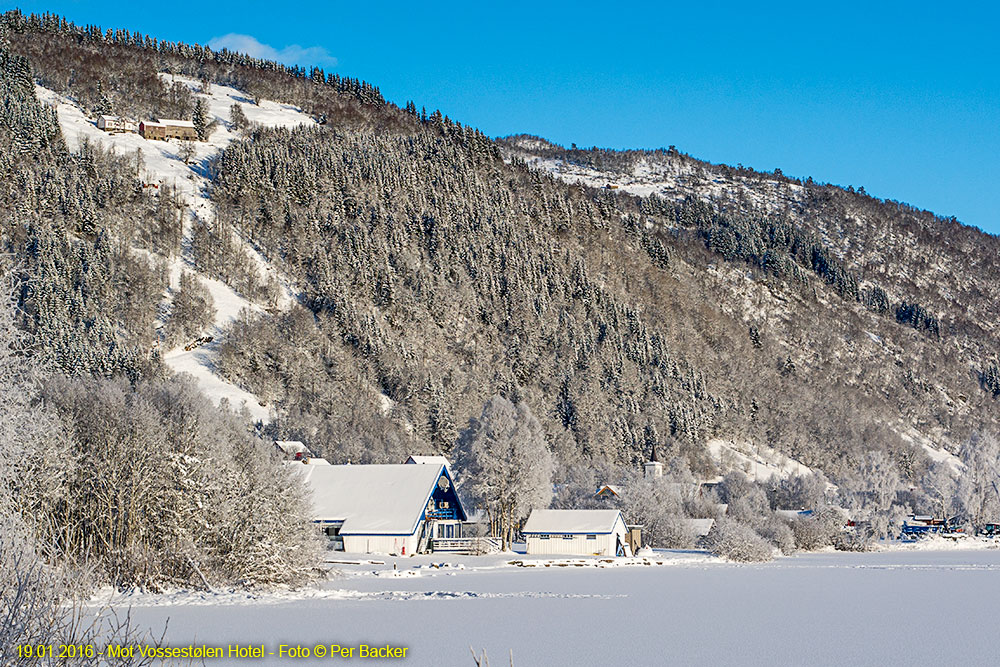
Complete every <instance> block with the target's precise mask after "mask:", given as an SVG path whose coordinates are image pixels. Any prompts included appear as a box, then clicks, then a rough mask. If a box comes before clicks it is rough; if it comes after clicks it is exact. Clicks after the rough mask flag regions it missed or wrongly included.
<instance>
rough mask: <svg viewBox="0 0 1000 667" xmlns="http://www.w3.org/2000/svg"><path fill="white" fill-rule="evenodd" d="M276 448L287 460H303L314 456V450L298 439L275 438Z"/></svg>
mask: <svg viewBox="0 0 1000 667" xmlns="http://www.w3.org/2000/svg"><path fill="white" fill-rule="evenodd" d="M274 448H275V449H276V450H277V452H278V454H279V455H280V456H281V458H283V459H284V460H286V461H301V460H302V459H310V458H312V452H310V451H309V448H308V447H306V446H305V445H304V444H303V443H301V442H299V441H298V440H275V441H274Z"/></svg>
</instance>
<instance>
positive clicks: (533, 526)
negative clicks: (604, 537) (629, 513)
mask: <svg viewBox="0 0 1000 667" xmlns="http://www.w3.org/2000/svg"><path fill="white" fill-rule="evenodd" d="M619 519H620V520H621V522H622V525H623V526H624V525H625V518H624V517H622V513H621V510H532V511H531V516H529V517H528V520H527V522H525V524H524V528H522V529H521V532H522V533H526V534H527V533H564V534H567V533H589V534H591V535H593V534H605V533H612V532H614V530H615V524H616V523H618V521H619Z"/></svg>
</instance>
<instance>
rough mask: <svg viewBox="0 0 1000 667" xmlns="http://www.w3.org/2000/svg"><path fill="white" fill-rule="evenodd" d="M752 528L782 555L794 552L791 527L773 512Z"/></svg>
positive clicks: (793, 537) (793, 536)
mask: <svg viewBox="0 0 1000 667" xmlns="http://www.w3.org/2000/svg"><path fill="white" fill-rule="evenodd" d="M752 527H753V528H754V530H755V531H756V533H757V534H758V535H760V536H761V537H763V538H764V539H765V540H767V541H768V542H770V543H771V544H773V545H774V546H776V547H777V548H778V549H780V550H781V552H782V553H786V554H788V553H791V552H793V551H795V535H794V533H793V532H792V529H791V527H790V526H789V525H788V524H787V523H785V522H784V521H782V520H781V519H779V518H778V517H777V516H775V514H774V513H773V512H769V513H768V514H766V515H764V516H763V517H761V520H760V522H759V523H757V524H756V525H755V526H752Z"/></svg>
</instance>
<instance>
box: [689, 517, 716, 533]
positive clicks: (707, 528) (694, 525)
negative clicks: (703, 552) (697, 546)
mask: <svg viewBox="0 0 1000 667" xmlns="http://www.w3.org/2000/svg"><path fill="white" fill-rule="evenodd" d="M688 525H689V526H691V529H692V530H693V531H694V534H695V536H696V537H705V536H706V535H708V534H709V533H710V532H712V526H714V525H715V519H688Z"/></svg>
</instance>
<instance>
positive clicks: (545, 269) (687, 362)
mask: <svg viewBox="0 0 1000 667" xmlns="http://www.w3.org/2000/svg"><path fill="white" fill-rule="evenodd" d="M3 26H4V39H5V40H6V43H7V45H8V48H9V52H5V53H9V55H5V56H3V57H4V58H6V60H4V61H3V62H4V63H7V65H6V66H5V67H6V70H5V74H4V83H3V85H4V86H5V89H4V90H5V93H4V107H3V109H2V113H3V114H5V118H4V121H5V122H4V128H5V129H4V130H2V131H0V143H3V142H6V143H5V144H4V145H5V146H10V147H11V151H6V150H5V151H3V153H4V154H5V155H6V154H8V153H9V154H10V155H16V156H17V157H16V158H0V160H5V161H4V162H0V167H2V168H3V169H4V170H5V171H4V174H5V178H4V184H5V186H4V192H3V193H0V196H2V197H4V198H5V199H4V200H3V207H4V208H3V211H4V218H3V221H2V224H3V240H4V251H5V252H8V253H11V254H13V255H14V257H15V258H16V261H17V263H18V264H17V266H18V280H19V285H20V291H19V300H20V306H21V308H22V310H23V312H24V317H23V322H22V325H23V327H24V329H25V330H26V331H28V332H29V333H31V334H32V336H33V338H32V339H31V341H32V345H33V346H34V347H35V348H36V349H37V350H38V351H39V353H40V354H41V355H42V356H43V357H44V358H45V359H46V360H49V361H50V362H51V363H53V364H54V365H55V366H57V367H58V368H59V369H61V371H62V372H64V373H67V374H70V375H97V376H101V377H118V376H121V375H124V376H125V377H126V378H128V379H129V380H130V381H132V382H137V381H138V380H139V379H140V378H146V377H151V376H160V375H165V374H167V371H166V370H165V369H164V368H163V366H162V365H161V364H160V363H159V359H158V353H157V352H156V351H155V350H154V348H155V345H154V343H155V342H156V341H157V333H156V330H155V327H156V325H157V320H158V319H159V320H162V317H161V314H160V313H159V312H158V310H157V309H158V304H159V303H160V296H161V293H162V292H163V290H164V289H165V278H164V277H163V275H162V274H163V272H162V269H160V270H158V269H157V266H158V264H157V262H158V261H161V260H162V258H164V257H167V256H169V255H170V254H171V253H176V252H177V251H178V250H177V248H176V244H177V243H179V241H177V240H176V239H178V238H179V236H178V234H177V231H176V227H177V225H178V224H179V223H178V222H177V219H176V216H172V215H171V213H170V211H171V208H170V200H169V197H168V196H165V195H164V193H162V192H161V193H159V194H151V193H149V191H148V190H145V189H143V188H142V187H139V186H137V183H136V180H135V175H134V173H135V172H134V170H135V166H134V165H130V162H129V160H130V156H122V155H114V154H109V153H107V152H104V151H103V150H102V149H100V148H99V147H87V148H86V149H85V150H81V151H79V152H75V153H74V152H69V151H68V150H67V149H66V147H65V146H64V145H63V144H62V143H61V140H60V138H59V132H58V123H57V121H56V119H55V117H54V116H53V114H52V112H51V111H49V110H47V109H45V108H43V107H42V106H41V105H39V104H38V102H37V100H35V99H34V95H33V92H32V80H33V79H34V81H36V82H37V83H39V84H40V85H42V86H45V87H46V88H48V89H51V90H54V91H55V92H57V93H59V94H61V95H65V96H67V97H70V98H72V99H73V100H75V101H76V103H77V104H79V105H80V107H81V108H82V109H84V110H86V111H87V112H88V113H90V114H97V113H101V112H113V113H119V114H126V115H136V116H142V115H143V114H154V115H155V114H162V115H164V116H178V117H187V116H189V115H190V113H191V110H192V109H193V106H194V105H195V102H194V101H193V100H192V99H191V98H190V92H189V91H188V89H187V88H177V87H174V86H171V85H170V84H169V83H168V82H166V81H165V80H164V78H162V77H159V76H158V74H159V73H162V72H173V73H176V74H182V75H185V76H188V77H191V78H195V79H199V80H203V81H204V82H205V84H206V85H209V86H210V85H212V84H217V85H227V86H233V87H234V88H238V89H240V90H244V91H246V93H247V102H246V103H247V104H253V103H254V101H256V100H259V99H261V98H268V99H274V100H278V101H283V102H287V103H289V104H295V105H297V107H299V108H301V109H302V110H304V111H306V112H308V113H309V114H311V115H312V116H313V118H314V119H316V121H317V122H316V123H315V124H314V125H311V126H304V127H300V128H295V129H275V128H264V127H259V128H250V129H248V131H247V132H246V133H245V136H244V138H243V139H242V140H241V141H237V142H234V143H232V144H230V145H229V147H228V148H226V149H225V150H224V152H223V153H222V154H221V156H219V157H218V158H217V159H213V160H211V161H210V162H209V163H207V164H204V165H201V167H199V168H201V169H203V170H204V172H205V173H207V174H209V175H210V176H211V179H212V186H211V192H210V194H211V200H212V203H213V204H214V207H215V208H214V210H215V215H216V217H215V219H214V220H211V221H207V223H208V225H209V227H207V228H206V229H208V230H209V231H211V234H210V238H209V240H212V239H215V241H217V243H214V245H217V246H218V247H220V248H223V250H222V251H220V252H223V254H224V253H225V252H227V251H226V250H225V249H226V248H230V249H232V250H231V252H234V253H235V252H237V250H235V248H238V246H237V245H235V244H228V243H224V242H223V241H226V240H227V239H236V240H239V241H240V242H241V243H245V244H248V245H249V246H250V247H252V248H253V249H254V250H255V251H258V252H259V253H260V254H261V255H262V256H263V257H264V258H265V260H266V261H267V262H268V263H269V266H270V267H271V268H273V269H274V270H275V271H277V272H279V273H280V274H281V275H282V276H283V277H284V279H286V280H287V281H288V283H289V284H290V285H292V286H293V288H294V289H295V291H296V297H297V303H295V304H294V305H293V306H291V307H290V308H288V309H284V310H281V309H276V308H270V307H269V308H265V307H263V305H262V307H261V308H259V309H258V310H257V311H256V312H255V313H250V312H248V313H247V314H246V315H245V316H243V317H242V318H241V319H240V320H239V321H238V322H236V323H235V324H234V325H233V327H232V329H231V330H229V331H228V332H227V333H226V336H225V338H224V340H223V342H222V343H221V344H220V348H219V362H218V368H217V372H218V373H220V374H221V375H222V376H224V378H225V379H226V380H228V381H230V382H233V383H235V384H237V385H239V386H240V387H242V388H243V389H246V390H247V391H250V392H252V393H253V394H254V395H255V396H257V397H259V398H260V400H261V402H263V403H267V404H269V405H272V406H273V407H274V408H275V411H274V420H273V421H272V422H271V423H270V424H269V425H267V427H266V429H267V430H266V432H267V433H268V434H270V435H275V436H282V437H295V438H299V439H302V440H304V441H306V442H307V443H308V444H309V445H310V447H312V448H313V449H314V450H315V451H317V452H319V453H321V454H323V455H324V456H326V457H327V458H329V459H330V460H331V461H334V462H343V461H348V460H350V461H391V462H395V461H398V460H401V459H402V458H405V455H406V454H408V453H412V452H421V451H422V452H444V453H448V452H450V451H451V448H452V447H453V446H454V443H455V440H456V436H457V433H458V429H460V428H461V427H462V425H464V424H465V423H466V422H467V421H468V419H469V418H470V417H472V416H473V415H475V414H478V412H479V410H480V408H481V407H482V405H483V403H484V402H485V401H486V400H487V399H488V398H489V397H490V396H493V395H495V394H500V395H502V396H505V397H508V398H510V399H512V400H514V401H515V402H516V401H524V402H525V403H526V404H528V405H530V406H531V409H532V410H533V412H534V414H535V415H536V416H537V417H538V418H539V420H540V422H541V423H542V425H543V427H544V429H545V432H546V438H547V440H548V442H549V444H550V447H551V448H552V450H553V452H554V454H555V456H556V459H557V462H558V464H559V466H560V470H561V471H562V472H561V473H559V474H561V475H562V479H564V480H565V479H569V478H570V477H572V475H571V474H570V472H569V471H572V470H576V469H580V468H592V467H594V466H597V465H600V466H604V465H608V464H620V465H634V464H635V463H636V462H638V461H640V460H643V459H645V458H646V457H648V456H649V455H650V453H651V450H652V449H653V447H654V446H655V447H656V449H657V451H658V453H659V454H660V456H661V457H664V458H672V457H675V456H680V457H682V458H683V459H685V460H686V461H687V463H688V464H689V465H690V466H691V468H692V469H693V470H694V471H695V472H697V473H698V474H700V475H702V476H712V475H714V474H717V473H719V472H724V470H721V469H720V465H721V467H725V461H721V460H720V459H719V458H718V457H713V456H712V455H710V450H709V448H708V447H707V446H706V444H707V443H708V442H709V441H712V440H721V441H724V442H727V443H731V444H733V445H737V444H746V443H749V444H750V445H752V446H755V447H769V448H772V449H774V450H776V451H777V452H778V453H780V454H784V455H787V456H790V457H793V458H794V459H796V460H797V461H799V462H801V463H803V464H805V465H807V466H809V467H811V468H813V469H815V470H821V471H823V472H825V473H826V474H827V475H829V476H830V477H831V478H832V479H833V480H834V481H835V482H837V483H839V484H842V485H845V487H850V486H851V485H852V484H854V483H856V481H857V478H858V474H859V471H861V469H862V466H863V465H864V462H865V461H870V460H871V459H870V456H871V454H872V453H876V452H877V453H878V455H879V456H884V457H885V459H886V460H888V461H890V462H891V465H892V466H893V467H894V469H895V470H896V471H898V473H899V474H900V475H901V476H902V478H903V479H904V480H906V481H908V482H911V483H914V484H915V483H918V482H919V481H920V480H921V479H922V478H923V477H924V475H925V473H926V471H927V468H928V465H929V463H930V462H931V460H932V459H931V458H930V457H932V456H933V457H936V458H938V459H948V453H951V454H956V453H958V451H959V449H960V448H961V446H962V445H963V444H964V443H966V442H967V441H969V440H970V438H971V437H972V436H973V434H976V433H984V432H994V431H996V430H997V428H998V419H1000V416H998V411H997V406H998V404H997V400H998V395H1000V373H998V371H997V360H996V356H995V355H996V349H997V343H998V340H997V337H998V335H1000V334H998V330H997V321H996V313H997V312H998V307H1000V294H998V289H1000V288H998V286H997V284H998V281H997V278H998V276H1000V271H998V268H1000V267H998V255H997V251H998V249H1000V245H998V240H997V238H996V237H993V236H989V235H986V234H983V233H981V232H979V231H978V230H975V229H972V228H969V227H965V226H963V225H961V224H959V223H958V222H956V221H954V220H949V219H942V218H939V217H936V216H934V215H932V214H929V213H926V212H921V211H917V210H915V209H913V208H911V207H909V206H906V205H902V204H897V203H894V202H882V201H878V200H874V199H872V198H870V197H868V196H867V195H865V194H863V193H862V192H854V191H849V190H844V189H841V188H837V187H833V186H827V185H818V184H816V183H813V182H812V181H811V179H809V180H796V179H791V178H787V177H785V176H783V175H781V174H780V173H775V174H761V173H757V172H751V171H749V170H746V169H742V168H730V167H724V166H717V165H710V164H707V163H703V162H699V161H697V160H695V159H693V158H690V157H689V156H686V155H683V154H680V153H678V152H677V151H676V150H666V151H649V152H625V153H617V152H609V151H599V150H590V151H581V150H564V149H561V148H560V147H557V146H553V145H552V144H548V143H547V142H544V141H542V140H538V139H535V138H526V137H516V138H510V139H507V140H502V141H494V140H491V139H489V138H488V137H486V136H484V135H483V134H482V133H480V132H478V131H476V130H475V129H473V128H470V127H467V126H465V125H462V124H459V123H456V122H454V121H452V120H451V119H449V118H448V117H447V116H445V115H444V114H442V113H441V112H433V113H430V114H428V113H426V112H425V111H419V112H418V110H417V105H416V104H414V103H407V104H406V105H405V107H404V108H399V107H397V106H395V105H393V104H392V103H388V102H386V101H385V100H384V99H383V98H382V96H381V95H380V94H379V92H378V89H377V87H375V86H373V85H370V84H366V83H363V82H359V81H355V80H352V79H345V78H341V77H339V76H335V75H329V74H326V73H324V72H322V71H320V70H309V71H306V70H304V69H300V68H287V67H283V66H278V65H275V64H273V63H266V62H263V61H257V60H254V59H250V58H247V57H245V56H241V55H237V54H231V53H228V52H221V53H215V52H212V51H211V50H209V49H206V48H204V47H196V46H188V45H182V44H174V43H169V42H162V41H157V40H155V39H152V38H150V37H146V36H141V35H130V34H128V33H125V32H121V31H118V32H116V31H103V30H100V29H97V28H81V27H76V26H73V25H71V24H67V23H65V22H64V21H62V20H61V19H58V18H55V17H42V18H38V17H23V16H21V15H20V14H16V13H10V14H7V15H5V16H4V19H3ZM573 170H578V171H579V170H582V171H579V173H580V174H584V175H586V178H575V179H574V178H569V177H568V176H567V174H568V172H571V171H573ZM567 180H570V181H576V182H575V183H567V182H565V181H567ZM605 182H607V183H611V184H616V185H620V186H621V187H619V188H617V189H608V188H603V187H599V186H601V185H604V183H605ZM630 185H632V186H639V185H641V186H642V187H635V188H633V190H634V191H635V192H634V193H630V192H628V191H627V190H628V189H629V186H630ZM592 186H598V187H592ZM205 233H207V232H205ZM202 238H203V241H204V239H205V238H208V237H202ZM135 248H141V249H144V250H146V251H148V253H149V254H148V257H149V258H151V259H149V260H147V259H146V257H147V256H146V255H139V254H136V253H135V252H133V250H134V249H135ZM43 249H44V250H43ZM194 257H195V262H196V266H195V267H194V268H195V269H196V270H197V271H199V272H200V273H201V274H202V275H205V276H209V277H215V278H220V279H226V280H229V281H230V284H231V286H232V287H233V288H234V289H235V290H237V291H238V292H239V291H241V290H242V293H243V296H244V297H246V298H247V299H249V300H251V301H253V300H255V299H257V297H256V296H255V295H254V294H249V293H246V292H248V291H249V290H248V289H247V287H246V284H245V283H241V282H239V281H238V280H236V279H235V278H234V277H233V274H232V272H225V271H220V270H219V268H218V267H219V266H224V265H227V262H226V258H225V257H220V256H219V254H218V253H215V254H213V255H212V256H211V258H210V259H209V258H208V255H207V254H206V253H201V254H199V253H198V252H195V254H194ZM140 260H141V261H140ZM235 263H238V262H237V261H236V259H234V260H233V262H231V263H230V264H235ZM55 295H58V296H55ZM180 330H183V331H185V332H187V333H191V331H192V330H191V329H190V328H184V327H181V328H180ZM74 346H75V347H74ZM78 360H79V361H78ZM261 429H264V427H263V426H261ZM587 483H588V484H589V481H588V482H587Z"/></svg>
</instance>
